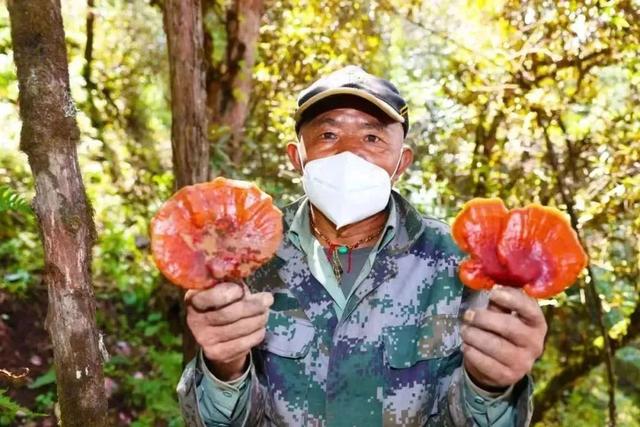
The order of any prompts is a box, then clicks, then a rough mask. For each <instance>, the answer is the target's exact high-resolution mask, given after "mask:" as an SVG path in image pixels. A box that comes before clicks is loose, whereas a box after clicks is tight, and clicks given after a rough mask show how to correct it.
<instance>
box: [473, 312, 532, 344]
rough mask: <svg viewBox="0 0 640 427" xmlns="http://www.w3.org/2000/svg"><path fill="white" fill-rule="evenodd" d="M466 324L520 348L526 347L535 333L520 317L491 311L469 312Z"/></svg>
mask: <svg viewBox="0 0 640 427" xmlns="http://www.w3.org/2000/svg"><path fill="white" fill-rule="evenodd" d="M464 323H465V325H468V326H475V327H476V328H480V329H484V330H485V331H488V332H492V333H494V334H498V335H500V336H502V337H503V338H505V339H507V340H508V341H511V342H512V343H514V344H515V345H517V346H519V347H526V346H527V345H528V344H529V341H530V340H531V338H532V336H533V332H534V331H533V330H532V328H531V327H530V326H528V325H526V324H525V323H523V322H522V321H521V320H520V319H519V318H518V317H515V316H512V315H511V314H506V313H503V312H495V311H489V310H467V311H466V312H465V314H464Z"/></svg>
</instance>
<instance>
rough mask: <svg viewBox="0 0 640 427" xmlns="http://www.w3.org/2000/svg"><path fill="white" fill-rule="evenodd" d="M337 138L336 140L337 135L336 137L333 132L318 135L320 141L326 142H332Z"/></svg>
mask: <svg viewBox="0 0 640 427" xmlns="http://www.w3.org/2000/svg"><path fill="white" fill-rule="evenodd" d="M337 138H338V135H336V134H335V133H333V132H322V133H321V134H320V140H324V141H326V140H334V139H337Z"/></svg>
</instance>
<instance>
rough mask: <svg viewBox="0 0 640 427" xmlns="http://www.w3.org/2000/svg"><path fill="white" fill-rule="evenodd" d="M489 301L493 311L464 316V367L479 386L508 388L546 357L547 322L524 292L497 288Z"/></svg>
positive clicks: (482, 311) (462, 333)
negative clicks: (541, 357) (536, 362)
mask: <svg viewBox="0 0 640 427" xmlns="http://www.w3.org/2000/svg"><path fill="white" fill-rule="evenodd" d="M489 298H490V304H489V308H487V309H484V310H482V309H478V310H467V312H466V313H465V315H464V325H463V326H462V330H461V335H462V341H463V344H462V351H463V353H464V366H465V369H466V370H467V373H468V374H469V375H470V376H471V378H472V379H473V380H474V383H476V384H477V385H478V386H480V387H482V388H485V389H493V388H504V387H508V386H510V385H512V384H515V383H516V382H518V381H519V380H520V379H522V377H524V376H525V375H526V374H527V373H528V372H529V371H530V370H531V367H532V366H533V363H534V362H535V360H536V359H537V358H538V357H539V356H540V355H541V354H542V351H543V347H544V337H545V335H546V333H547V323H546V321H545V319H544V316H543V314H542V310H540V307H539V306H538V303H537V301H536V300H535V299H533V298H531V297H530V296H528V295H526V294H525V293H524V292H523V291H522V290H520V289H515V288H509V287H505V286H495V287H494V288H493V290H492V291H491V294H490V297H489Z"/></svg>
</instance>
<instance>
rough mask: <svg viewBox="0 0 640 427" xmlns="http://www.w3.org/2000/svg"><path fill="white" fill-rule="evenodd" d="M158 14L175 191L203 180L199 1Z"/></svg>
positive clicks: (187, 349)
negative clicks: (166, 54)
mask: <svg viewBox="0 0 640 427" xmlns="http://www.w3.org/2000/svg"><path fill="white" fill-rule="evenodd" d="M163 13H164V27H165V33H166V34H167V45H168V48H169V71H170V74H171V76H170V79H171V115H172V116H171V117H172V119H171V148H172V153H173V173H174V177H175V185H174V187H175V189H176V190H178V189H180V188H182V187H184V186H185V185H191V184H195V183H198V182H204V181H207V180H208V179H209V141H208V139H207V115H206V86H205V66H204V60H203V55H204V48H203V42H204V35H203V31H202V28H203V26H202V6H201V4H200V0H166V1H165V3H164V7H163ZM165 285H166V284H165ZM170 321H171V322H173V323H175V322H176V321H177V320H176V319H170ZM179 321H180V322H181V328H182V331H183V334H182V353H183V363H186V362H188V361H189V360H190V359H191V358H192V357H193V356H194V355H195V350H196V345H195V340H194V339H193V336H192V335H191V332H190V331H189V328H188V327H187V326H186V322H184V310H181V315H180V319H179Z"/></svg>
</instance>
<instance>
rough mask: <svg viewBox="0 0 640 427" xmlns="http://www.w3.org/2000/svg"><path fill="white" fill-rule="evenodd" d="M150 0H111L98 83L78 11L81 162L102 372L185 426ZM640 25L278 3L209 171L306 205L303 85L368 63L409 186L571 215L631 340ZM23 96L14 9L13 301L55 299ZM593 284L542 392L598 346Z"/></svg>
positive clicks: (2, 219) (100, 8)
mask: <svg viewBox="0 0 640 427" xmlns="http://www.w3.org/2000/svg"><path fill="white" fill-rule="evenodd" d="M149 3H158V2H147V1H141V0H137V1H133V2H130V1H123V0H111V1H103V0H97V1H96V7H95V12H96V14H95V16H96V19H95V24H94V34H95V40H94V48H93V57H92V60H91V63H90V65H91V67H90V70H91V81H92V82H91V83H92V84H88V82H86V81H85V80H84V78H83V71H84V70H85V69H86V66H87V64H88V63H87V58H85V51H84V47H85V34H86V28H85V25H86V13H87V11H86V8H85V6H84V3H80V4H76V3H74V4H73V5H71V3H70V2H66V3H65V2H63V7H65V10H64V14H65V16H64V22H65V27H66V37H67V46H68V51H69V61H70V75H71V87H72V94H73V97H74V99H75V100H76V101H77V103H78V106H79V109H80V112H79V115H78V121H79V126H80V129H81V141H80V144H79V145H78V153H79V162H80V167H81V171H82V174H83V178H84V182H85V185H86V189H87V194H88V196H89V199H90V200H91V202H92V205H93V208H94V211H95V215H94V220H95V222H96V228H97V231H98V240H97V242H96V246H95V248H94V253H93V262H92V275H93V280H94V285H95V292H96V297H97V305H98V313H97V318H98V323H99V326H100V328H101V330H102V331H103V332H104V333H105V336H106V344H107V348H108V350H109V352H110V353H111V354H112V358H111V359H110V361H109V362H108V363H107V364H106V366H105V374H106V376H107V377H108V378H109V379H110V380H112V381H114V383H115V384H116V386H114V390H113V391H112V393H113V395H112V397H111V399H112V402H116V403H117V408H114V411H116V412H117V411H121V412H122V413H123V417H124V418H123V419H127V417H128V418H129V419H131V425H136V426H155V425H180V423H181V421H180V420H179V413H178V408H177V402H176V397H175V386H176V383H177V380H178V377H179V374H180V369H181V356H180V353H181V346H180V341H179V331H178V330H176V329H175V326H176V322H175V319H176V318H177V316H176V313H173V312H172V310H174V308H175V307H174V308H172V307H171V301H175V300H176V299H177V297H176V295H174V294H172V293H171V291H169V290H168V287H167V286H166V285H165V284H163V283H162V279H161V277H160V275H159V274H158V272H157V270H156V268H155V266H154V264H153V261H152V259H151V257H150V253H149V241H148V226H149V221H150V218H151V217H152V215H153V214H154V213H155V212H156V211H157V209H158V207H159V206H160V204H161V203H162V201H164V200H165V199H166V198H168V197H169V195H170V194H171V193H172V191H173V177H172V175H171V143H170V131H171V129H170V126H171V125H170V108H169V91H168V87H167V82H168V64H167V60H166V58H167V54H166V42H165V37H164V34H163V30H162V28H163V25H162V15H161V11H160V9H159V8H158V7H156V6H153V5H151V4H149ZM209 3H210V4H211V5H212V6H211V7H209V8H208V9H207V11H208V12H207V15H206V16H205V23H206V28H207V31H208V33H209V35H210V36H211V40H212V44H213V48H212V57H211V58H210V59H211V61H212V63H213V65H214V66H216V67H218V68H220V69H221V70H223V69H224V61H225V57H224V52H225V47H226V43H227V35H226V33H225V27H224V19H225V7H227V6H228V4H229V2H228V1H222V0H218V1H211V2H209ZM639 26H640V13H639V12H638V3H637V2H634V1H628V0H627V1H625V0H621V1H606V2H605V1H597V0H587V1H584V2H577V1H561V2H550V1H543V0H532V1H528V2H521V1H516V0H500V1H497V0H454V1H449V2H430V1H422V2H421V1H417V0H412V1H410V2H404V1H402V2H401V1H395V0H373V1H363V0H355V1H346V0H314V1H302V0H282V1H278V2H271V1H269V2H267V3H266V12H265V16H264V17H263V20H262V27H261V30H260V39H259V43H258V47H257V62H256V65H255V67H254V70H253V78H254V89H253V91H252V93H251V94H250V95H251V98H250V100H251V103H250V106H251V112H250V115H249V118H248V120H247V123H246V132H245V134H246V138H245V140H244V142H243V146H242V161H241V162H240V163H239V164H234V163H233V162H232V160H231V159H232V158H233V156H232V155H231V154H232V152H231V147H230V144H229V143H228V142H229V135H228V129H214V130H213V133H212V135H211V139H212V141H213V147H212V158H211V162H212V165H213V168H214V171H216V173H219V174H222V175H225V176H229V177H236V178H244V179H252V180H254V181H256V182H257V183H258V184H259V185H260V186H261V187H262V188H263V189H264V190H266V191H267V192H269V193H270V194H272V195H273V196H274V198H275V199H276V200H277V202H278V203H279V204H281V205H282V204H285V203H287V202H289V201H291V200H293V199H295V198H296V197H297V196H299V195H300V194H301V188H300V186H299V178H298V174H297V173H296V172H294V171H293V169H292V167H291V165H290V164H289V162H288V160H287V159H286V156H285V147H286V144H287V143H290V142H296V135H295V133H294V130H293V119H292V115H293V111H294V109H295V100H296V96H297V94H298V92H299V91H300V90H301V89H302V88H303V87H305V86H306V85H308V84H309V83H310V82H311V81H313V80H314V79H315V78H316V77H317V76H318V75H319V74H322V73H326V72H330V71H333V70H335V69H337V68H339V67H342V66H344V65H347V64H360V65H362V66H363V67H364V68H365V69H367V70H369V71H371V72H375V73H378V74H381V75H383V76H386V77H388V78H390V79H392V80H393V81H394V82H395V83H396V84H397V85H398V86H399V88H400V90H401V92H402V93H403V94H405V96H406V97H407V99H408V102H409V105H410V117H411V123H412V126H411V132H410V134H409V137H408V139H407V143H408V144H409V145H411V146H412V148H413V149H414V152H415V162H414V165H413V167H412V168H411V169H410V170H409V171H408V173H406V175H405V177H404V178H403V180H402V181H401V182H400V183H399V184H398V188H399V189H400V191H401V192H403V193H404V194H405V195H407V197H409V198H410V200H411V201H412V202H413V203H414V204H415V205H416V206H417V207H418V208H419V209H420V210H421V211H422V212H424V213H425V214H428V215H432V216H435V217H438V218H442V219H446V220H450V219H451V218H452V217H453V216H454V215H455V213H456V212H457V211H458V209H459V208H460V206H461V205H462V203H464V202H465V201H466V200H468V199H469V198H471V197H474V196H496V197H501V198H503V199H504V200H505V201H506V203H507V204H508V205H509V206H512V207H513V206H519V205H523V204H526V203H529V202H540V203H543V204H547V205H551V206H556V207H559V208H560V209H563V210H567V209H568V208H569V207H571V208H572V209H573V210H574V211H575V215H576V220H577V223H578V227H579V231H580V233H581V236H582V238H583V241H584V242H585V245H586V247H587V249H588V251H589V255H590V262H591V263H590V266H591V267H592V271H593V274H594V277H593V280H595V285H596V289H597V292H598V293H599V297H600V302H601V304H602V307H603V310H604V313H605V318H604V320H605V324H606V328H607V330H608V333H609V336H610V337H611V338H612V339H615V340H618V339H625V337H627V338H628V335H629V334H637V330H638V328H637V326H636V327H635V329H634V324H633V323H632V322H631V319H632V318H631V316H632V315H633V314H634V313H636V312H637V311H638V298H639V297H638V294H639V291H640V288H639V286H640V283H639V282H638V277H639V276H640V271H639V270H640V239H639V236H640V59H639V58H638V55H637V52H638V51H639V50H640V41H639V34H640V27H639ZM17 94H18V86H17V82H16V78H15V69H14V65H13V58H12V52H11V43H10V35H9V26H8V18H7V12H6V8H0V129H2V132H1V133H0V292H3V293H4V294H8V295H10V297H12V298H16V299H22V300H25V299H27V298H28V297H29V295H30V293H32V292H41V291H43V290H42V289H41V288H38V284H39V283H40V281H41V276H42V270H43V254H42V248H41V243H40V240H39V236H38V231H37V227H36V222H35V216H34V215H33V212H31V210H30V209H29V207H28V204H27V202H26V201H27V200H30V199H31V197H32V196H33V193H34V182H33V178H32V177H31V175H30V173H29V168H28V164H27V159H26V156H24V155H22V154H21V153H20V152H19V150H18V142H19V133H20V121H19V114H18V106H17ZM550 152H553V154H555V157H556V159H557V164H555V165H554V164H553V163H552V162H551V161H550V158H551V156H550ZM561 186H563V187H564V189H565V197H562V194H561V190H560V189H561ZM568 205H571V206H568ZM586 280H587V277H586V276H584V277H582V278H581V279H580V283H579V284H578V286H576V287H574V288H572V289H570V290H569V291H567V292H566V293H564V294H562V295H560V296H558V297H557V298H554V299H552V300H550V301H547V304H548V305H546V306H545V312H546V315H547V319H548V322H549V328H550V329H549V331H550V332H549V337H548V340H547V345H546V350H545V354H544V356H543V357H542V358H541V360H540V361H539V362H538V363H537V365H536V367H535V372H534V374H535V379H536V384H537V390H538V391H540V390H543V389H544V387H545V385H546V384H549V382H550V381H551V380H552V379H553V378H555V376H556V375H558V374H560V373H562V372H563V370H564V369H565V368H566V366H568V365H573V364H575V363H579V362H581V361H582V360H583V359H584V355H585V354H588V353H590V352H592V351H594V350H598V349H599V348H600V347H601V346H602V337H600V334H599V331H598V330H597V328H596V324H597V322H595V321H594V317H593V316H594V313H593V303H594V302H593V301H588V300H587V298H586V295H585V292H584V288H585V284H586ZM589 280H591V279H589ZM169 319H171V320H169ZM633 336H634V337H635V339H627V341H626V342H625V347H624V348H622V349H621V350H619V351H618V353H617V358H616V368H617V372H618V374H619V377H620V381H619V384H618V388H617V393H618V400H617V404H618V407H619V408H618V412H619V417H620V418H619V420H618V422H619V424H620V425H625V426H627V425H628V426H635V425H637V420H638V419H640V413H638V407H639V406H640V402H639V400H640V391H639V390H638V388H637V381H635V384H636V385H635V386H634V385H633V383H634V381H625V380H624V379H625V377H626V376H627V373H628V374H629V376H630V377H631V376H634V375H638V357H637V353H638V348H639V344H638V336H637V335H633ZM123 348H126V349H127V350H123ZM50 372H52V371H50ZM50 372H49V373H47V374H45V375H44V376H42V377H40V378H39V379H38V380H36V382H35V383H33V384H32V386H34V385H38V386H40V385H41V387H37V388H35V390H38V391H41V394H40V395H39V396H38V397H37V398H36V399H35V401H34V402H29V405H30V406H31V407H32V410H34V408H35V410H37V411H45V412H48V413H49V414H50V413H51V412H52V407H53V404H54V402H55V399H56V396H55V391H54V390H53V388H54V387H53V384H51V383H48V384H47V381H50V380H51V379H52V377H51V374H50ZM47 375H48V376H47ZM43 382H44V383H43ZM606 390H607V384H606V380H605V375H604V370H603V368H602V366H597V367H595V369H589V370H588V371H587V373H586V374H585V375H582V376H580V377H579V378H577V379H575V381H572V382H571V383H570V384H567V385H566V389H565V390H564V393H563V394H561V398H560V399H559V400H558V401H557V402H554V405H553V407H552V409H551V410H549V411H548V412H547V413H546V414H544V417H543V418H542V420H541V422H540V423H539V424H538V425H545V426H546V425H553V426H556V425H557V426H564V425H567V426H568V425H572V426H581V425H584V426H593V425H605V424H606V421H607V420H606V415H605V414H606V405H607V398H608V397H607V393H606ZM1 399H8V398H7V397H6V396H5V395H4V394H0V406H1V405H3V404H4V405H8V404H6V403H4V400H1ZM20 403H21V404H22V402H20ZM3 416H4V415H3ZM114 416H119V414H114ZM8 422H11V421H8Z"/></svg>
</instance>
